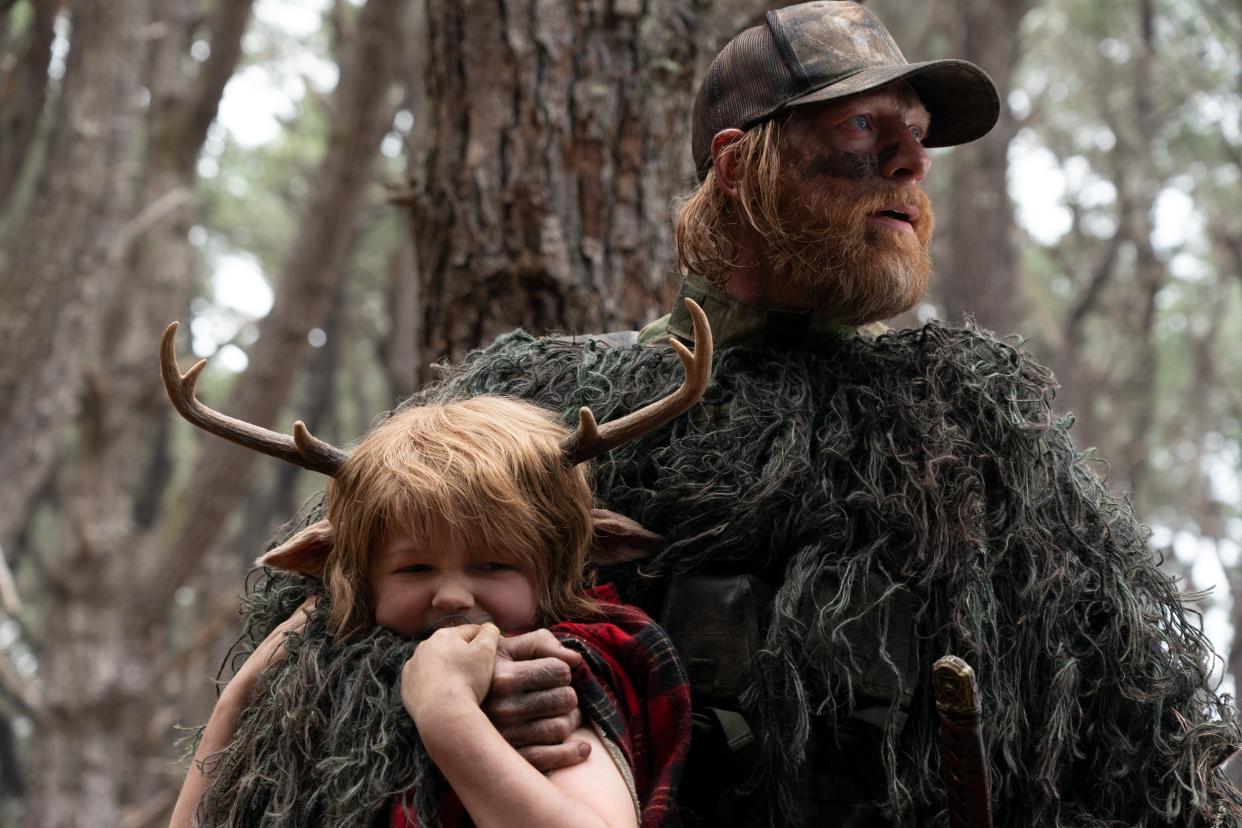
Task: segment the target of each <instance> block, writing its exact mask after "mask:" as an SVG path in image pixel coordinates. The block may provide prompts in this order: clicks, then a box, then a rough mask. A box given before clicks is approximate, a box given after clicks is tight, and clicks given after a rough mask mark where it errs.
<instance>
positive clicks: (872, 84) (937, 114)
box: [782, 60, 1000, 147]
mask: <svg viewBox="0 0 1242 828" xmlns="http://www.w3.org/2000/svg"><path fill="white" fill-rule="evenodd" d="M902 80H904V81H908V82H909V83H910V85H911V86H913V87H914V91H915V92H916V93H918V96H919V99H920V100H922V102H923V106H925V107H927V111H928V113H930V114H931V128H930V129H929V130H928V132H927V138H926V140H925V141H924V142H923V145H924V146H927V147H952V146H956V145H958V144H965V143H967V142H970V141H974V140H975V139H977V138H982V137H983V136H984V135H987V134H988V132H989V131H990V130H991V129H992V127H993V126H995V125H996V120H997V118H999V117H1000V96H999V95H998V94H997V92H996V85H995V84H993V83H992V79H991V78H990V77H988V73H987V72H984V71H983V70H982V69H980V68H979V67H978V66H976V65H975V64H973V63H970V62H969V61H965V60H929V61H924V62H922V63H907V64H900V65H895V66H871V67H868V68H866V69H862V70H861V71H859V72H856V73H855V74H853V75H850V76H849V77H847V78H843V79H841V80H839V81H836V82H835V83H832V84H829V85H828V86H825V87H824V88H822V89H817V90H815V91H814V92H809V93H807V94H806V95H803V96H802V97H800V98H797V99H795V100H792V101H790V102H789V103H787V104H785V106H784V107H782V108H783V109H788V108H789V107H791V106H805V105H806V104H813V103H820V102H821V101H835V100H839V99H841V98H848V97H849V96H851V95H859V94H861V93H863V92H870V91H872V90H874V89H878V88H880V87H881V86H886V85H888V84H890V83H893V82H895V81H902Z"/></svg>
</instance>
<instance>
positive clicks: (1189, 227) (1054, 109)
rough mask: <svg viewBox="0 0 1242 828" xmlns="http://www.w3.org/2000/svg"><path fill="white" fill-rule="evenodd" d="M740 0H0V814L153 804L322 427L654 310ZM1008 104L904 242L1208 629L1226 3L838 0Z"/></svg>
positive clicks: (954, 164)
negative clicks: (276, 457)
mask: <svg viewBox="0 0 1242 828" xmlns="http://www.w3.org/2000/svg"><path fill="white" fill-rule="evenodd" d="M776 5H782V4H781V3H766V2H759V0H365V1H364V0H106V2H105V0H0V469H3V470H4V471H3V474H2V478H0V479H2V480H3V482H2V483H0V824H5V825H8V824H14V825H16V824H32V825H45V826H68V825H76V824H79V823H80V822H82V821H88V822H90V823H91V824H98V825H107V826H114V825H115V826H124V828H143V826H153V825H160V824H164V823H166V821H167V818H168V815H169V812H170V808H171V805H172V802H173V800H174V798H175V795H176V791H177V789H178V787H179V785H180V782H181V779H182V776H183V772H184V769H183V766H182V765H180V764H179V763H178V761H177V757H178V749H177V748H176V747H175V746H174V742H175V740H176V739H177V737H178V735H179V731H178V725H185V726H189V725H194V724H197V723H199V722H201V721H203V720H204V719H205V717H206V715H207V713H208V711H209V709H210V706H211V704H212V702H213V700H214V696H215V688H214V685H213V683H212V682H211V680H210V678H209V677H213V676H215V674H216V672H217V668H218V667H219V665H220V663H221V660H222V658H223V656H224V653H225V652H226V650H227V648H228V646H229V645H230V644H231V642H232V640H233V639H234V637H235V636H236V634H237V632H238V623H237V607H238V595H239V594H240V592H241V590H242V586H243V581H244V578H245V573H246V572H247V570H248V569H249V567H250V563H249V562H250V561H252V560H253V558H254V557H255V556H256V555H257V554H258V553H260V552H262V551H263V549H264V546H265V544H266V542H267V540H268V539H269V538H270V537H271V535H272V534H273V532H274V530H275V529H276V528H277V527H278V526H279V525H280V524H281V523H282V522H283V521H284V520H285V519H287V518H288V517H289V516H291V515H292V514H293V513H294V512H295V511H296V510H297V508H298V507H299V504H301V503H302V502H303V501H304V500H305V499H307V498H308V497H311V496H312V495H313V494H314V493H315V492H316V491H317V490H319V489H320V488H321V486H322V481H321V479H320V478H318V477H316V476H315V475H313V474H310V473H307V472H303V471H301V470H298V469H294V468H291V467H285V466H282V465H281V464H280V463H278V462H277V461H272V460H268V459H256V457H253V456H251V455H250V454H249V453H247V452H245V451H242V450H235V449H234V448H232V447H230V446H227V445H225V444H223V443H222V441H220V440H218V439H215V438H212V437H208V436H206V435H203V434H201V433H199V432H197V431H195V430H194V429H192V428H191V427H190V426H188V425H187V424H186V423H185V422H183V421H181V420H180V418H179V417H177V416H175V415H174V414H173V413H172V411H171V409H170V407H169V405H168V403H167V400H166V399H165V395H164V391H163V388H162V386H161V384H160V380H159V374H158V371H157V347H158V340H159V336H160V333H161V332H162V331H163V329H164V326H165V325H166V324H167V323H168V322H169V321H171V320H174V319H178V320H181V321H182V322H183V323H184V324H183V326H182V328H181V331H180V334H179V341H178V350H179V352H180V354H181V363H182V369H183V370H184V369H186V368H188V366H189V364H191V362H192V358H191V352H193V354H194V355H196V356H195V357H194V358H197V356H204V357H211V363H210V365H209V367H208V368H207V370H206V373H205V374H204V375H203V377H202V380H201V382H200V390H199V396H200V398H201V399H203V400H204V401H206V402H207V403H208V404H210V405H213V406H214V407H216V408H218V409H220V410H223V411H225V412H228V413H230V414H233V415H235V416H238V417H241V418H243V419H246V420H249V421H252V422H256V423H259V424H263V425H267V426H270V427H274V428H277V429H281V430H286V429H288V428H289V426H290V424H291V423H292V422H293V420H294V419H297V418H302V419H305V420H306V421H307V423H308V424H309V425H310V426H311V428H312V430H313V431H314V432H315V433H316V434H318V435H320V436H322V437H324V438H326V439H329V440H331V441H334V442H336V443H338V444H341V443H347V442H349V441H351V440H353V439H354V438H356V437H358V436H359V435H361V434H362V433H363V431H364V430H365V429H366V428H367V426H368V424H369V423H370V422H371V421H372V419H373V418H374V417H375V416H376V415H377V414H378V413H380V412H382V411H384V410H386V409H388V408H389V407H391V406H392V405H393V403H394V402H395V401H397V400H398V399H400V398H401V397H403V396H405V395H406V394H408V393H410V392H411V391H412V390H413V389H415V388H416V387H418V385H419V384H420V383H423V382H425V381H427V380H428V379H430V378H431V377H432V376H433V374H432V372H431V370H430V367H429V366H430V365H431V363H433V362H434V361H436V360H439V359H442V358H445V357H448V358H450V359H455V358H457V357H459V356H460V355H461V354H462V353H464V352H465V351H466V350H468V349H470V348H472V347H477V346H479V345H482V344H485V343H486V342H488V341H489V340H490V339H491V338H492V337H493V336H494V335H496V334H497V333H500V332H502V331H504V330H507V329H510V328H512V327H515V326H518V325H522V326H524V327H526V328H528V329H531V330H535V331H539V332H542V331H547V330H553V329H557V330H568V331H601V330H611V329H617V328H627V327H634V326H637V325H640V324H642V323H643V322H645V321H648V320H650V319H651V318H654V317H655V316H657V315H659V314H660V313H662V312H663V310H662V309H664V308H665V307H666V306H667V305H668V303H669V301H670V299H671V297H672V295H673V292H674V291H675V288H676V277H675V275H674V274H673V273H672V272H671V264H670V263H671V246H670V238H669V236H670V233H669V222H668V215H669V213H668V210H669V203H670V200H671V199H672V198H673V197H674V196H675V195H676V194H677V193H678V192H680V191H682V190H683V189H685V188H686V186H687V185H688V183H689V182H690V181H691V179H692V170H691V165H690V160H689V152H688V139H689V136H688V128H689V118H688V111H689V104H690V100H691V96H692V93H693V90H694V88H695V85H696V83H697V80H698V78H699V77H701V76H702V73H703V71H704V70H705V68H706V65H707V63H708V62H709V61H710V59H711V57H712V56H713V54H714V53H715V51H716V50H717V49H718V48H719V47H720V45H722V44H723V42H724V41H725V40H726V39H727V38H728V37H729V35H731V34H732V33H734V32H736V31H737V30H739V29H740V28H742V27H744V26H746V25H750V24H752V23H754V22H757V20H758V19H759V16H760V15H761V14H762V12H763V11H764V10H765V9H767V8H769V7H772V6H776ZM870 5H871V7H872V8H874V9H875V10H876V12H877V13H879V15H880V16H881V18H882V19H884V20H885V21H886V22H887V23H888V24H889V26H890V27H891V28H892V30H893V32H894V34H895V35H896V36H897V39H898V41H899V42H900V43H901V44H902V46H903V49H904V51H905V53H906V55H907V57H908V58H910V59H911V60H919V59H925V58H931V57H942V56H954V57H965V58H967V59H970V60H973V61H975V62H977V63H979V64H981V65H982V66H983V67H985V68H986V69H987V70H988V71H989V72H990V73H991V74H992V75H993V77H994V78H995V79H996V81H997V84H998V86H999V87H1000V88H1001V90H1002V100H1003V101H1005V102H1007V107H1006V108H1005V110H1004V113H1003V115H1002V118H1001V122H1000V124H999V125H998V127H997V128H996V129H995V130H994V131H993V132H992V134H991V135H990V136H989V137H988V138H986V139H985V140H983V141H980V142H978V143H976V144H974V145H971V146H967V147H962V148H958V149H956V150H952V151H935V152H934V155H933V159H934V161H933V171H932V174H931V177H930V178H929V180H928V182H927V184H928V188H929V190H930V191H931V194H932V197H933V201H934V203H935V204H936V205H937V207H938V225H939V230H940V232H939V233H938V237H937V240H936V250H935V261H936V263H937V271H938V275H937V278H936V279H935V281H934V283H933V288H932V293H931V295H930V296H929V297H928V300H927V302H926V304H924V305H923V306H921V307H920V308H918V309H917V311H916V313H915V314H911V317H910V318H909V319H900V320H896V322H895V324H918V322H919V321H920V320H924V319H928V318H931V317H939V318H942V319H948V320H953V321H957V320H960V319H961V318H962V317H963V315H964V314H967V313H969V314H972V315H973V316H974V317H975V318H976V319H977V320H978V322H979V324H981V325H982V326H984V327H988V328H991V329H994V330H996V331H998V332H1000V333H1002V334H1011V333H1015V332H1020V333H1021V334H1022V335H1024V336H1025V337H1027V340H1026V347H1027V348H1029V349H1030V350H1031V351H1032V352H1034V353H1035V354H1036V355H1037V356H1038V357H1039V358H1040V359H1041V360H1042V361H1044V362H1045V363H1046V364H1048V365H1050V366H1051V367H1052V368H1053V369H1054V370H1055V372H1056V374H1057V376H1058V378H1059V379H1060V382H1061V384H1062V392H1061V396H1060V397H1059V401H1060V403H1061V406H1062V408H1063V409H1064V410H1065V411H1072V412H1073V414H1074V416H1075V417H1076V419H1077V426H1076V428H1075V430H1076V434H1077V440H1078V445H1079V446H1080V448H1082V449H1083V450H1084V451H1088V450H1093V451H1094V453H1095V454H1096V455H1097V456H1098V457H1100V458H1107V460H1108V464H1107V465H1106V464H1104V463H1103V462H1101V463H1100V464H1099V466H1098V468H1099V470H1100V473H1101V474H1103V475H1106V476H1107V479H1108V480H1109V483H1110V485H1111V486H1112V487H1113V488H1114V489H1115V490H1116V491H1118V492H1121V493H1125V494H1126V495H1127V496H1129V497H1130V498H1131V499H1132V500H1133V502H1134V505H1135V507H1136V509H1137V510H1138V512H1139V514H1140V516H1141V517H1142V518H1143V519H1144V520H1145V521H1146V522H1148V523H1149V524H1150V525H1152V526H1153V529H1154V537H1153V542H1154V545H1155V547H1156V548H1158V549H1160V550H1161V551H1162V553H1163V554H1164V555H1165V557H1166V566H1167V567H1168V568H1169V571H1170V572H1174V573H1178V574H1180V575H1182V576H1183V577H1185V579H1186V589H1188V590H1194V589H1205V590H1206V589H1207V588H1211V587H1214V588H1215V589H1214V591H1212V592H1211V593H1210V594H1206V595H1204V596H1201V597H1198V598H1197V599H1196V600H1199V601H1200V604H1199V606H1200V607H1201V609H1202V610H1203V611H1204V613H1205V618H1206V619H1207V626H1208V629H1209V631H1210V633H1211V635H1212V636H1213V638H1214V640H1215V643H1216V645H1217V648H1218V649H1219V650H1220V651H1221V653H1222V656H1223V663H1222V665H1221V676H1222V680H1224V681H1226V682H1227V684H1228V685H1232V684H1233V677H1234V676H1235V675H1238V674H1239V673H1240V672H1242V647H1234V646H1233V636H1232V630H1233V629H1234V627H1236V626H1237V624H1236V623H1235V618H1236V617H1237V616H1238V615H1239V614H1240V613H1242V600H1235V599H1234V596H1239V597H1242V562H1240V561H1239V540H1240V539H1242V484H1240V480H1242V348H1239V347H1238V346H1237V343H1238V341H1239V339H1242V209H1240V208H1242V198H1240V197H1239V192H1240V190H1239V186H1240V184H1242V182H1240V180H1239V179H1240V178H1242V172H1240V162H1242V6H1240V5H1239V3H1238V0H921V1H920V2H918V3H909V2H902V0H871V2H870Z"/></svg>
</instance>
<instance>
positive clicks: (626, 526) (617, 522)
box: [590, 509, 664, 566]
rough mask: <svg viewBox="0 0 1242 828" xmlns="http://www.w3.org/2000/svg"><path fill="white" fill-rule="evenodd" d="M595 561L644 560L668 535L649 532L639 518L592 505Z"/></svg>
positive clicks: (615, 562) (622, 561) (617, 562)
mask: <svg viewBox="0 0 1242 828" xmlns="http://www.w3.org/2000/svg"><path fill="white" fill-rule="evenodd" d="M591 523H592V524H593V527H592V528H593V530H594V531H593V533H592V534H593V537H592V540H591V552H590V558H591V563H593V564H595V565H596V566H607V565H609V564H619V563H626V562H628V561H641V560H645V559H647V558H650V557H651V556H652V555H653V554H655V553H656V552H657V551H659V549H660V547H661V546H663V545H664V538H663V536H661V535H657V534H656V533H655V532H648V531H647V530H646V529H644V528H643V527H642V526H640V525H639V524H638V522H637V521H633V520H630V519H629V518H627V517H626V516H625V515H619V514H617V513H616V512H610V511H608V510H607V509H592V510H591Z"/></svg>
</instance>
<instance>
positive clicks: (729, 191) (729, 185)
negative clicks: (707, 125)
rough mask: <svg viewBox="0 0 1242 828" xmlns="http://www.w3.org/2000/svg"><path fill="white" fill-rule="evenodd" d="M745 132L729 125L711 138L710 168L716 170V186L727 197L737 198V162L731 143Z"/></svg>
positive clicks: (736, 140)
mask: <svg viewBox="0 0 1242 828" xmlns="http://www.w3.org/2000/svg"><path fill="white" fill-rule="evenodd" d="M745 134H746V133H744V132H742V131H741V130H740V129H736V128H734V127H730V128H729V129H722V130H720V132H717V133H716V136H715V137H714V138H712V169H714V170H715V171H716V186H718V187H719V188H720V189H721V190H723V191H724V194H725V195H727V196H728V197H729V198H737V180H738V173H739V170H738V164H737V153H736V152H734V151H733V145H734V144H736V143H737V142H738V141H740V140H742V136H743V135H745Z"/></svg>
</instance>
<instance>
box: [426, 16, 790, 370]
mask: <svg viewBox="0 0 1242 828" xmlns="http://www.w3.org/2000/svg"><path fill="white" fill-rule="evenodd" d="M768 5H770V4H766V3H760V2H749V3H744V2H732V3H716V4H711V3H704V2H692V0H667V2H660V3H642V2H637V0H465V2H462V0H429V3H428V6H427V27H428V32H429V42H430V48H429V53H430V55H431V58H430V61H429V68H428V73H427V96H428V104H427V111H428V112H429V113H430V114H431V116H432V124H433V125H434V126H433V129H434V132H433V134H432V135H430V136H429V146H428V148H427V153H426V161H425V163H424V165H423V169H422V173H421V177H420V179H421V180H419V181H416V190H417V191H418V193H419V195H418V197H417V198H416V199H415V202H416V203H415V205H414V209H413V211H412V213H413V215H412V218H413V232H414V237H415V240H416V244H417V251H418V265H419V279H420V291H419V293H420V295H421V296H422V299H423V309H422V321H421V324H420V325H418V326H417V329H418V335H419V337H420V343H419V347H418V348H417V349H416V351H417V352H418V353H420V354H421V356H422V359H423V365H422V366H420V369H421V372H420V378H421V379H422V380H426V379H427V378H428V372H427V363H428V362H430V361H434V360H437V359H440V358H443V357H445V356H449V357H457V356H460V355H461V354H462V353H463V352H465V351H466V350H468V349H470V348H474V347H478V346H479V345H481V344H485V343H487V342H488V341H489V340H490V339H492V338H493V337H495V336H496V335H497V334H498V333H501V332H502V331H506V330H509V329H511V328H513V327H515V326H519V325H520V326H522V327H524V328H526V329H527V330H530V331H532V332H537V333H544V332H546V331H549V330H554V329H562V330H569V331H601V330H609V329H615V328H618V327H633V326H636V325H639V324H641V323H643V322H645V321H647V320H649V319H650V318H652V317H654V316H657V315H659V314H660V313H663V312H664V311H665V309H666V307H667V305H668V303H669V302H670V301H671V298H672V295H673V293H674V292H675V289H676V279H675V278H674V277H673V275H672V273H671V265H672V261H673V250H672V243H671V227H670V222H669V205H670V202H671V200H672V197H673V196H674V195H675V194H677V193H678V192H679V191H681V190H682V189H685V188H686V187H687V186H688V184H689V183H690V182H691V181H692V180H693V178H692V172H693V171H692V169H691V165H690V162H689V153H688V145H689V124H690V117H689V113H690V106H691V102H692V100H693V94H694V89H695V80H696V74H697V72H698V71H699V70H700V69H701V68H703V67H704V66H705V65H706V62H707V61H709V60H710V59H711V57H712V56H714V55H715V53H716V51H717V50H718V49H719V47H720V46H721V45H722V43H723V42H724V40H726V39H727V38H728V37H731V36H732V35H733V34H734V33H735V32H736V31H737V30H738V29H739V28H741V25H745V24H746V23H749V22H751V20H750V18H753V16H754V15H755V14H756V13H757V12H759V11H762V10H763V9H765V8H767V6H768Z"/></svg>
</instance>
